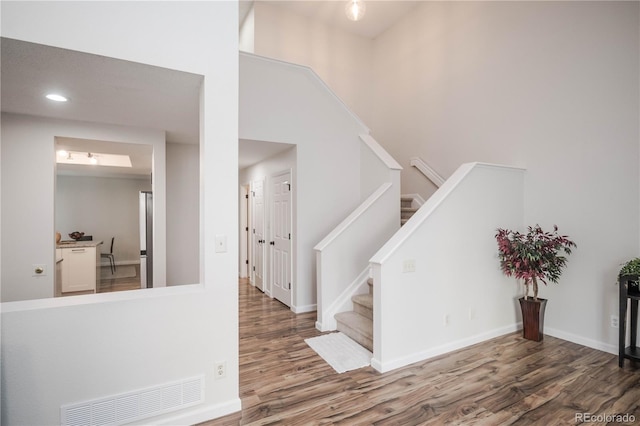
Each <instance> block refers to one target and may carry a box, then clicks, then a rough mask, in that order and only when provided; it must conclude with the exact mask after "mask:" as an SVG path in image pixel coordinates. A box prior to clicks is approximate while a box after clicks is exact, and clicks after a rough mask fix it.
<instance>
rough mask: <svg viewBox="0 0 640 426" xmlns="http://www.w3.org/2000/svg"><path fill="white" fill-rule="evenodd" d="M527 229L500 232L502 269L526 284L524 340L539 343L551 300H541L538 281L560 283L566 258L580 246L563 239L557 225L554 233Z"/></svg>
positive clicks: (537, 228) (538, 229)
mask: <svg viewBox="0 0 640 426" xmlns="http://www.w3.org/2000/svg"><path fill="white" fill-rule="evenodd" d="M527 229H528V231H527V232H526V233H520V232H518V231H512V230H508V229H501V228H498V230H497V233H496V235H495V237H496V241H497V242H498V258H499V259H500V269H501V270H502V272H503V273H504V274H505V275H506V276H508V277H511V276H513V277H516V278H517V279H522V280H523V281H524V297H522V298H520V307H521V309H522V324H523V336H524V338H525V339H529V340H535V341H537V342H539V341H541V340H542V338H543V336H544V334H543V325H544V310H545V307H546V304H547V300H546V299H542V298H540V299H539V298H538V280H540V281H542V282H543V283H544V284H545V285H546V284H547V281H551V282H554V283H557V282H558V279H559V278H560V275H561V274H562V269H563V268H564V267H565V265H566V264H567V258H566V256H565V254H566V255H569V254H571V249H572V248H573V247H576V244H575V243H574V242H573V241H571V240H570V239H569V238H568V237H567V236H566V235H559V234H558V227H557V226H555V225H554V227H553V232H545V231H543V230H542V228H540V226H539V225H536V226H533V227H531V226H529V227H528V228H527ZM529 288H532V289H533V300H532V299H530V298H529Z"/></svg>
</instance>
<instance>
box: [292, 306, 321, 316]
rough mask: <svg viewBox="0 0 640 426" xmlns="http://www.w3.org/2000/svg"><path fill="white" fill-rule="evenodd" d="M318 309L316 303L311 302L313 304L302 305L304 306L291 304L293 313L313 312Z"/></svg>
mask: <svg viewBox="0 0 640 426" xmlns="http://www.w3.org/2000/svg"><path fill="white" fill-rule="evenodd" d="M317 309H318V305H316V304H313V305H304V306H294V305H292V306H291V311H292V312H293V313H294V314H304V313H306V312H313V311H316V310H317Z"/></svg>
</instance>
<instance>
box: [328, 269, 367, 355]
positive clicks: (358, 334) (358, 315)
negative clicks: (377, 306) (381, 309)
mask: <svg viewBox="0 0 640 426" xmlns="http://www.w3.org/2000/svg"><path fill="white" fill-rule="evenodd" d="M367 284H369V293H368V294H356V295H355V296H353V297H352V298H351V301H352V302H353V311H349V312H341V313H339V314H336V315H335V319H336V321H337V322H338V331H341V332H343V333H344V334H346V335H347V336H349V337H350V338H351V339H353V340H355V341H356V342H358V343H359V344H360V345H362V346H364V347H365V348H367V349H368V350H369V351H371V352H373V278H369V279H368V280H367Z"/></svg>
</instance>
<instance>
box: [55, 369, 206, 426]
mask: <svg viewBox="0 0 640 426" xmlns="http://www.w3.org/2000/svg"><path fill="white" fill-rule="evenodd" d="M202 401H204V375H202V376H198V377H191V378H188V379H184V380H180V381H177V382H171V383H165V384H163V385H158V386H153V387H151V388H146V389H140V390H137V391H132V392H127V393H124V394H120V395H112V396H109V397H105V398H100V399H95V400H92V401H85V402H81V403H75V404H67V405H63V406H62V407H60V424H61V425H68V426H103V425H121V424H125V423H130V422H133V421H136V420H142V419H145V418H148V417H152V416H158V415H160V414H165V413H170V412H172V411H176V410H180V409H182V408H186V407H190V406H192V405H197V404H200V403H202Z"/></svg>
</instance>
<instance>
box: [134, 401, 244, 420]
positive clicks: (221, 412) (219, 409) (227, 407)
mask: <svg viewBox="0 0 640 426" xmlns="http://www.w3.org/2000/svg"><path fill="white" fill-rule="evenodd" d="M240 410H242V401H241V400H240V398H235V399H232V400H231V401H227V402H223V403H220V404H211V405H207V406H205V407H194V408H193V409H191V410H187V411H185V412H184V413H181V414H176V415H173V416H166V417H163V418H162V419H160V420H154V422H153V424H154V425H167V426H169V425H170V426H174V425H185V426H188V425H195V424H198V423H203V422H206V421H207V420H212V419H217V418H219V417H224V416H227V415H229V414H233V413H237V412H238V411H240ZM134 424H136V423H134ZM140 424H147V425H148V424H149V420H148V419H147V421H146V422H142V423H140Z"/></svg>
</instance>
